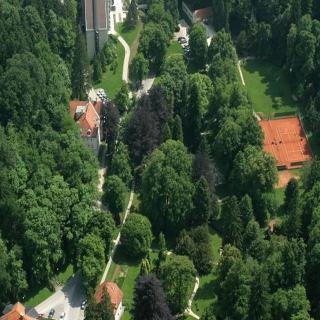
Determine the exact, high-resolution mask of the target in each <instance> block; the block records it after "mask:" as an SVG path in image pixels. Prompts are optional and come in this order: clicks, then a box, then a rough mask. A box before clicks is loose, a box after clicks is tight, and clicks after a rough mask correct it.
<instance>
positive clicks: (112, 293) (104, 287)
mask: <svg viewBox="0 0 320 320" xmlns="http://www.w3.org/2000/svg"><path fill="white" fill-rule="evenodd" d="M105 293H106V294H107V295H108V296H109V299H110V303H111V306H112V310H113V315H114V320H120V319H121V317H122V315H123V312H124V306H123V304H122V299H123V293H122V291H121V290H120V288H119V287H118V285H117V284H116V283H114V282H111V281H105V282H103V283H102V284H100V286H99V287H98V289H97V291H96V293H95V299H96V302H97V303H100V302H101V300H102V299H103V295H104V294H105Z"/></svg>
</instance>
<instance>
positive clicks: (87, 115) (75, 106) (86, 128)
mask: <svg viewBox="0 0 320 320" xmlns="http://www.w3.org/2000/svg"><path fill="white" fill-rule="evenodd" d="M69 109H70V115H71V117H72V118H73V119H74V121H75V122H76V123H77V125H78V127H79V129H80V135H81V137H82V139H83V141H84V143H85V144H86V145H87V146H88V147H89V148H90V149H91V150H92V151H93V153H94V154H95V155H98V153H99V147H100V143H101V131H102V128H101V125H102V123H101V121H100V116H101V111H102V102H101V101H97V102H88V101H78V100H72V101H70V103H69Z"/></svg>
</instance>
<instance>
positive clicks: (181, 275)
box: [159, 255, 195, 313]
mask: <svg viewBox="0 0 320 320" xmlns="http://www.w3.org/2000/svg"><path fill="white" fill-rule="evenodd" d="M194 276H195V268H194V266H193V263H192V262H191V261H190V260H189V259H188V258H187V257H185V256H175V255H170V256H169V257H168V259H167V260H166V261H165V262H163V263H162V264H161V266H160V270H159V278H160V279H161V280H162V283H163V289H164V292H165V294H166V299H167V301H168V304H169V307H170V310H171V311H172V312H173V313H177V312H181V311H184V309H185V308H186V306H187V303H188V299H189V297H190V294H191V292H192V289H193V285H194V279H195V278H194Z"/></svg>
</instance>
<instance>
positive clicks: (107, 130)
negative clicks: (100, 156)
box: [103, 103, 120, 154]
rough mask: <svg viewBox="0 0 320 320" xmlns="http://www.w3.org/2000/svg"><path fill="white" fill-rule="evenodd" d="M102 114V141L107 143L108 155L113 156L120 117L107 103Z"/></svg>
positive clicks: (111, 105)
mask: <svg viewBox="0 0 320 320" xmlns="http://www.w3.org/2000/svg"><path fill="white" fill-rule="evenodd" d="M103 113H104V115H103V139H104V140H105V141H106V142H107V145H108V154H113V152H114V150H115V147H116V141H117V137H118V131H119V120H120V115H119V111H118V108H117V107H116V106H115V105H114V104H113V103H108V104H107V105H106V107H105V108H103Z"/></svg>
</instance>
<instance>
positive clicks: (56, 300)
mask: <svg viewBox="0 0 320 320" xmlns="http://www.w3.org/2000/svg"><path fill="white" fill-rule="evenodd" d="M84 298H85V294H84V291H83V288H82V284H81V277H80V275H79V273H77V274H76V275H75V276H74V277H72V278H71V279H70V280H69V281H68V282H67V283H66V284H65V286H64V287H63V288H62V289H61V290H59V291H57V292H56V293H54V294H53V295H52V296H50V297H49V298H48V299H47V300H45V301H43V302H42V303H40V304H39V305H37V306H36V307H35V309H36V310H37V312H38V313H39V314H43V315H44V316H48V313H49V311H50V309H54V310H55V313H54V316H53V319H57V320H58V319H60V315H61V314H62V313H63V312H65V314H66V316H65V320H83V319H84V311H83V310H81V303H82V301H83V300H84Z"/></svg>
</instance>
